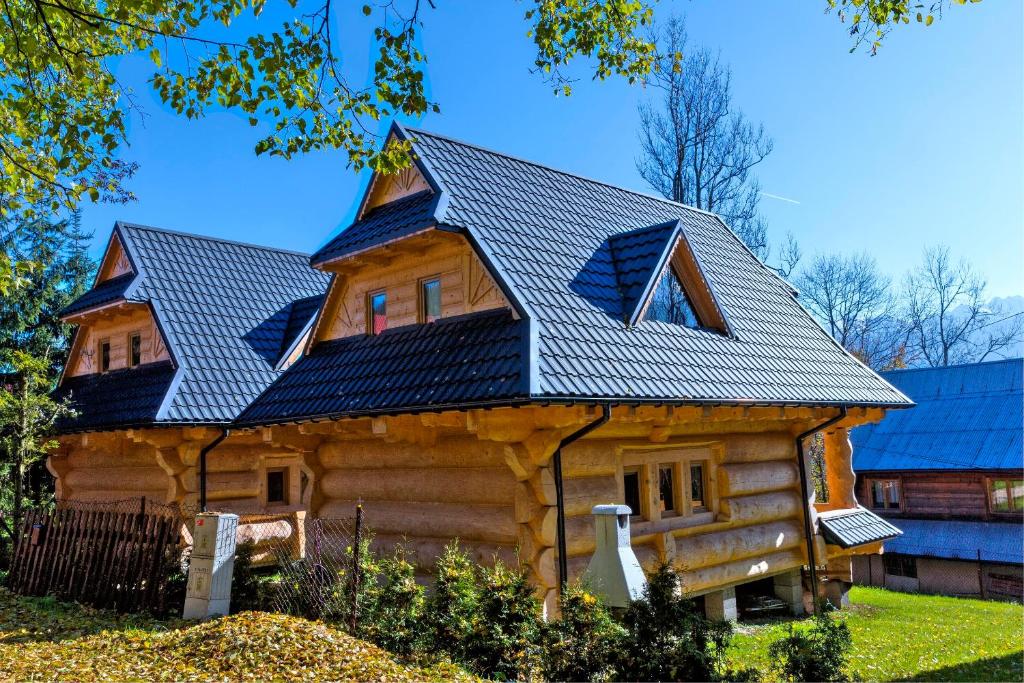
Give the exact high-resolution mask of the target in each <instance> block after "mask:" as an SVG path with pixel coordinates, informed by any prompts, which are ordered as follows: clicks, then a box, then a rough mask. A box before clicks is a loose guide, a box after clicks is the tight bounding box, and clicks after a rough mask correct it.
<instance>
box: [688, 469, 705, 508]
mask: <svg viewBox="0 0 1024 683" xmlns="http://www.w3.org/2000/svg"><path fill="white" fill-rule="evenodd" d="M706 474H707V468H706V467H705V466H704V463H703V462H694V463H690V507H691V509H692V510H693V511H694V512H704V511H706V510H707V509H708V506H707V501H706V500H705V495H706V494H705V493H704V491H705V489H706V487H705V485H704V484H705V476H706Z"/></svg>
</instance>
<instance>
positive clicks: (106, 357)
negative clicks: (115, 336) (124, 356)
mask: <svg viewBox="0 0 1024 683" xmlns="http://www.w3.org/2000/svg"><path fill="white" fill-rule="evenodd" d="M98 351H99V354H98V355H99V357H100V372H107V371H108V370H110V340H109V339H101V340H100V343H99V349H98Z"/></svg>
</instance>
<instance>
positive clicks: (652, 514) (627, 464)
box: [616, 445, 721, 533]
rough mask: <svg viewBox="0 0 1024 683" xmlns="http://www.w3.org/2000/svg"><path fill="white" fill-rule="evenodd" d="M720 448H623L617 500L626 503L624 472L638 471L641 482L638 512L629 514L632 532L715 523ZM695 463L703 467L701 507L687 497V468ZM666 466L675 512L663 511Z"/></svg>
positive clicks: (688, 474) (689, 484)
mask: <svg viewBox="0 0 1024 683" xmlns="http://www.w3.org/2000/svg"><path fill="white" fill-rule="evenodd" d="M720 450H721V449H720V446H705V445H701V446H679V445H673V446H671V447H668V448H652V449H646V448H643V449H626V450H623V451H622V452H621V460H620V463H619V467H618V472H617V475H616V476H617V483H618V486H619V493H620V496H619V497H620V500H622V501H623V502H625V499H626V495H625V494H626V483H625V476H626V474H627V473H630V472H637V473H638V481H639V484H640V503H641V504H640V511H639V513H637V512H636V511H634V514H633V515H631V516H630V519H631V520H632V521H633V529H634V533H655V532H657V531H668V530H671V529H675V528H682V527H687V526H696V525H702V524H709V523H712V522H714V521H715V517H716V515H717V510H718V497H717V495H716V493H715V484H714V482H715V471H716V462H717V461H720V460H721V453H720ZM698 464H699V465H701V466H702V467H703V491H704V498H705V500H704V505H703V506H694V505H692V501H691V498H690V491H691V479H690V476H691V474H690V467H691V465H698ZM665 468H671V469H672V491H673V497H674V505H675V510H674V511H664V510H662V507H663V503H662V498H661V472H662V470H663V469H665ZM627 504H628V503H627Z"/></svg>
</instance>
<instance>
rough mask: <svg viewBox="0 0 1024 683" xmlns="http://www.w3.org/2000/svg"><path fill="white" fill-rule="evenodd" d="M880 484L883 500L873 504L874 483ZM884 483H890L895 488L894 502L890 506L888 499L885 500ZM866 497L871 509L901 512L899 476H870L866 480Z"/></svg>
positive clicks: (901, 488) (901, 483)
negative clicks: (880, 503)
mask: <svg viewBox="0 0 1024 683" xmlns="http://www.w3.org/2000/svg"><path fill="white" fill-rule="evenodd" d="M876 484H877V485H880V486H882V487H883V488H882V494H883V496H882V497H883V501H882V505H880V506H879V505H876V504H875V485H876ZM886 484H892V485H894V486H895V489H896V504H895V506H890V505H889V503H888V500H885V490H886V489H885V488H884V486H885V485H886ZM867 487H868V490H867V499H868V506H869V508H870V509H871V510H881V511H883V512H888V513H895V512H903V507H904V505H903V480H902V478H900V477H871V478H869V479H868V480H867Z"/></svg>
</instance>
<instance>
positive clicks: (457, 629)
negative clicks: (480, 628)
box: [426, 540, 480, 662]
mask: <svg viewBox="0 0 1024 683" xmlns="http://www.w3.org/2000/svg"><path fill="white" fill-rule="evenodd" d="M478 579H479V575H478V572H477V566H476V565H475V564H474V563H473V561H472V560H471V559H470V558H469V556H468V555H466V553H464V552H463V551H462V549H461V548H460V547H459V542H458V541H457V540H456V541H452V542H451V543H449V544H448V545H447V546H445V549H444V552H443V553H442V554H441V555H440V556H439V557H438V558H437V561H436V562H435V563H434V587H433V591H432V592H431V593H430V596H429V597H428V598H427V606H426V625H427V630H428V638H429V639H430V641H431V643H432V649H434V650H435V651H441V652H444V653H446V654H448V656H449V657H450V658H451V659H452V661H456V662H466V661H468V656H469V653H468V644H469V640H470V637H471V636H472V635H473V631H474V629H475V628H476V618H477V613H478V610H479V608H480V586H479V581H478Z"/></svg>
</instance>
